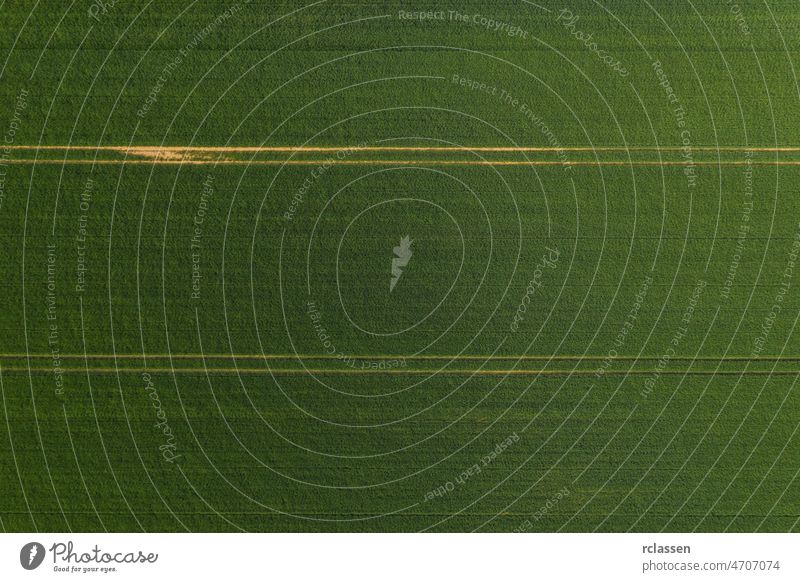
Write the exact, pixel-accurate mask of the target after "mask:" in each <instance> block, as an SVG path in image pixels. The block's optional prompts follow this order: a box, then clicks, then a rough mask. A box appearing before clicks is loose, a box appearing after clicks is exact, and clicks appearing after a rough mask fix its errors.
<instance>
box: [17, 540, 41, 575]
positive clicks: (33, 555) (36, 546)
mask: <svg viewBox="0 0 800 582" xmlns="http://www.w3.org/2000/svg"><path fill="white" fill-rule="evenodd" d="M44 555H45V551H44V546H43V545H42V544H40V543H39V542H30V543H27V544H25V545H24V546H22V549H21V550H20V552H19V563H20V564H22V567H23V568H25V569H26V570H35V569H36V568H38V567H39V566H41V565H42V562H43V561H44Z"/></svg>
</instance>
